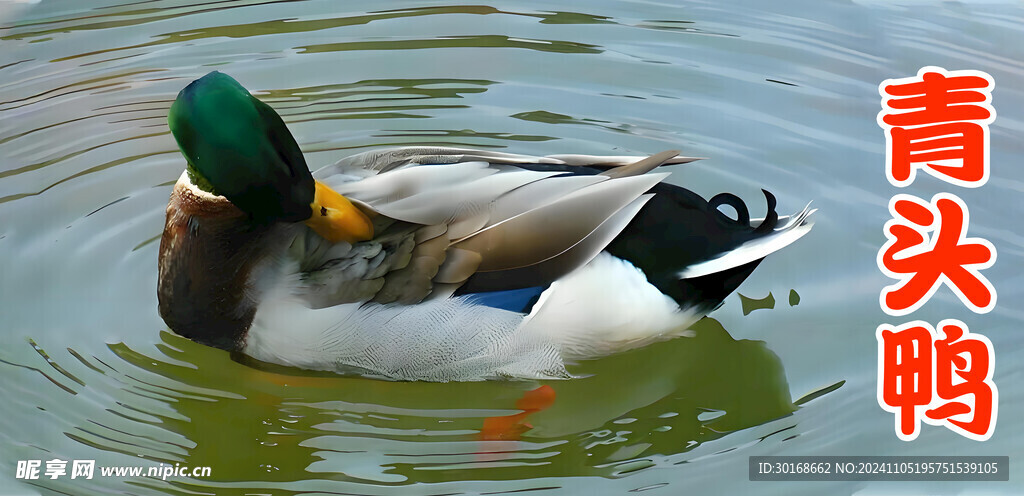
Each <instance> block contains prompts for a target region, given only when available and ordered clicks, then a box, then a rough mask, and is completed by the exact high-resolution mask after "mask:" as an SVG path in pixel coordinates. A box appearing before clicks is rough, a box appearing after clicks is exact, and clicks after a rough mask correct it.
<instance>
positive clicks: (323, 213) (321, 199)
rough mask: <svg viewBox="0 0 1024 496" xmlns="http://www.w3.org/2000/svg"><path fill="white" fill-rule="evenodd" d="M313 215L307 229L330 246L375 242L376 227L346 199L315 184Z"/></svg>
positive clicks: (323, 186)
mask: <svg viewBox="0 0 1024 496" xmlns="http://www.w3.org/2000/svg"><path fill="white" fill-rule="evenodd" d="M309 206H310V207H311V208H312V209H313V215H312V217H310V218H309V219H308V220H307V221H306V225H307V226H309V227H310V228H311V229H313V230H314V231H316V233H317V234H319V235H321V236H323V237H324V239H326V240H327V241H330V242H331V243H340V242H342V241H346V242H348V243H355V242H357V241H366V240H368V239H370V238H373V223H372V222H370V218H369V217H367V216H366V214H364V213H363V212H362V211H360V210H359V209H358V208H357V207H356V206H355V205H353V204H352V202H350V201H348V199H347V198H345V197H344V196H341V194H340V193H338V192H337V191H334V190H333V189H331V188H330V187H328V186H327V185H326V184H324V183H322V182H320V181H316V193H315V196H314V197H313V203H310V204H309Z"/></svg>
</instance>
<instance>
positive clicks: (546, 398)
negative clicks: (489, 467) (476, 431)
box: [480, 385, 555, 441]
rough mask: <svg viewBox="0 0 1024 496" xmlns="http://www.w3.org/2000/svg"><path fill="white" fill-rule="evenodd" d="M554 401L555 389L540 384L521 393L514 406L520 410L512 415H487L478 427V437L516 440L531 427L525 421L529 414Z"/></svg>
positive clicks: (487, 439)
mask: <svg viewBox="0 0 1024 496" xmlns="http://www.w3.org/2000/svg"><path fill="white" fill-rule="evenodd" d="M554 403H555V390H554V388H552V387H551V386H547V385H544V386H541V387H539V388H537V389H534V390H531V391H527V392H525V393H523V397H522V398H519V400H517V401H516V408H517V409H519V410H522V412H520V413H516V414H513V415H504V416H501V417H487V418H485V419H484V425H483V428H481V429H480V439H481V440H484V441H518V440H519V436H521V435H522V434H523V433H524V432H526V431H528V430H530V429H533V426H532V425H530V424H529V423H527V422H526V419H527V417H529V416H530V415H531V414H534V413H536V412H539V411H541V410H545V409H547V408H550V407H551V405H553V404H554Z"/></svg>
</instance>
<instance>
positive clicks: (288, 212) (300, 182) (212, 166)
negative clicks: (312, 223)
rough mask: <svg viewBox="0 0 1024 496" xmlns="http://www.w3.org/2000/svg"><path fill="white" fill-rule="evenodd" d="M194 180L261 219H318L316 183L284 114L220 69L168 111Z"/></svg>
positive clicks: (180, 95)
mask: <svg viewBox="0 0 1024 496" xmlns="http://www.w3.org/2000/svg"><path fill="white" fill-rule="evenodd" d="M167 123H168V124H169V125H170V128H171V133H173V134H174V139H175V140H177V142H178V148H179V149H181V153H182V154H183V155H185V159H186V160H187V161H188V170H189V173H190V174H191V175H192V179H193V182H194V183H195V184H196V185H197V186H199V187H201V188H203V189H205V190H208V191H209V192H211V193H214V194H218V195H223V196H224V197H226V198H227V199H228V200H230V201H231V203H233V204H235V206H237V207H238V208H239V209H241V210H242V211H244V212H246V213H248V214H249V215H250V216H252V217H253V218H254V219H256V220H258V221H264V222H265V221H271V220H282V221H291V222H298V221H303V220H306V219H308V218H309V217H310V215H311V213H312V211H311V207H310V203H311V202H312V201H313V198H314V181H313V176H312V175H310V173H309V169H308V168H307V167H306V161H305V159H304V158H303V157H302V152H301V151H300V150H299V145H298V144H297V143H296V142H295V138H293V137H292V135H291V133H290V132H288V128H287V127H285V125H284V121H283V120H281V116H279V115H277V113H276V112H274V109H272V108H270V106H269V105H267V104H265V103H263V102H261V101H259V100H257V99H256V98H255V97H254V96H252V95H251V94H249V91H247V90H246V89H245V88H243V87H242V85H241V84H238V81H235V80H234V79H232V78H231V76H228V75H226V74H222V73H220V72H217V71H214V72H211V73H209V74H207V75H205V76H203V77H202V78H199V79H197V80H195V81H193V82H192V83H191V84H189V85H188V86H186V87H185V89H183V90H181V92H180V93H178V98H177V99H176V100H175V101H174V104H172V105H171V110H170V113H169V114H168V116H167Z"/></svg>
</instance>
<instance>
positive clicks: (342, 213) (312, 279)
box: [158, 72, 812, 381]
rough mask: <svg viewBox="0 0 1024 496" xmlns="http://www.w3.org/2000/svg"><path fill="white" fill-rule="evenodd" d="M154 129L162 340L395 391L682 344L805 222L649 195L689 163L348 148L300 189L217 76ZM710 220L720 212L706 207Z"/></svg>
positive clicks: (287, 150) (255, 117)
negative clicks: (177, 169)
mask: <svg viewBox="0 0 1024 496" xmlns="http://www.w3.org/2000/svg"><path fill="white" fill-rule="evenodd" d="M168 123H169V126H170V129H171V131H172V133H173V135H174V138H175V139H176V141H177V143H178V146H179V148H180V150H181V153H182V154H183V155H184V157H185V159H186V162H187V165H186V169H185V171H184V172H183V173H182V174H181V176H180V178H179V179H178V181H177V183H176V184H175V185H174V189H173V192H172V193H171V197H170V201H169V203H168V205H167V217H166V223H165V227H164V232H163V236H162V239H161V242H160V255H159V274H158V275H159V283H158V296H159V310H160V315H161V316H162V317H163V319H164V322H166V324H167V325H168V327H169V328H170V329H171V330H173V331H174V332H176V333H178V334H180V335H182V336H185V337H187V338H190V339H192V340H195V341H197V342H200V343H204V344H206V345H209V346H214V347H217V348H222V349H225V350H229V351H232V352H241V353H244V354H245V355H248V356H250V357H252V358H255V359H257V360H260V361H263V362H271V363H275V364H282V365H287V366H295V367H301V368H306V369H316V370H329V371H336V372H339V373H361V374H365V375H369V376H376V377H386V378H390V379H404V380H430V381H451V380H481V379H489V378H568V377H571V375H570V374H569V373H568V372H567V370H566V363H571V362H572V361H576V360H582V359H588V358H595V357H600V356H604V355H608V354H611V353H616V352H620V351H623V350H627V349H631V348H636V347H639V346H644V345H647V344H649V343H652V342H654V341H659V340H663V339H668V338H671V337H674V336H680V335H686V334H687V332H688V331H687V328H688V327H689V326H690V325H691V324H693V323H694V322H695V321H696V320H698V319H700V318H701V317H702V316H704V315H705V314H706V313H708V312H709V311H711V310H713V309H714V308H715V307H716V306H717V305H720V303H721V302H722V300H723V299H724V298H725V297H726V296H727V295H728V294H729V293H731V292H732V291H733V290H734V289H736V288H737V286H739V284H740V283H741V282H742V281H743V280H744V279H745V278H746V277H747V276H748V275H749V274H750V273H751V272H752V271H753V270H754V268H755V267H756V266H757V265H758V263H759V262H760V261H761V260H762V259H763V258H764V257H765V256H766V255H768V254H769V253H772V252H774V251H776V250H778V249H780V248H782V247H784V246H786V245H789V244H790V243H792V242H793V241H795V240H796V239H798V238H800V237H801V236H803V235H804V234H806V233H807V232H808V231H809V230H810V229H811V222H810V219H809V215H810V214H811V213H812V212H811V211H810V210H808V209H807V208H804V209H803V211H801V212H799V213H797V214H794V215H791V216H782V217H780V216H779V215H777V214H776V212H775V199H774V197H773V196H772V195H771V194H770V193H768V192H767V191H765V192H764V194H765V197H766V200H767V204H768V209H767V215H766V217H765V218H764V219H761V220H757V221H752V220H751V219H750V216H749V214H748V210H747V208H746V206H745V205H744V203H743V202H742V201H740V200H739V198H737V197H736V196H734V195H731V194H727V193H723V194H720V195H717V196H715V197H713V198H712V199H711V200H710V201H705V200H704V199H702V198H701V197H700V196H698V195H697V194H695V193H693V192H691V191H688V190H686V189H684V188H682V187H679V186H675V185H671V184H667V183H665V182H664V179H665V178H666V177H668V175H669V174H668V173H665V172H658V171H656V169H657V168H658V167H659V166H662V165H669V164H681V163H686V162H690V161H693V160H695V159H693V158H689V157H683V156H680V155H678V153H677V152H676V151H669V152H664V153H658V154H655V155H651V156H649V157H627V156H588V155H555V156H545V157H534V156H528V155H516V154H509V153H499V152H495V151H485V150H473V149H464V148H449V147H401V148H390V149H384V150H379V151H371V152H366V153H361V154H358V155H354V156H351V157H348V158H345V159H343V160H341V161H340V162H338V163H336V164H333V165H330V166H327V167H324V168H322V169H320V170H318V171H317V172H316V173H315V174H312V173H310V170H309V169H308V167H307V166H306V161H305V159H304V157H303V155H302V152H301V151H300V149H299V146H298V145H297V144H296V141H295V139H294V138H293V137H292V135H291V133H290V132H289V131H288V129H287V127H286V126H285V124H284V121H283V120H282V119H281V117H280V116H279V115H278V114H277V113H276V112H275V111H274V110H273V109H272V108H271V107H270V106H268V105H267V104H265V103H263V102H261V101H260V100H259V99H257V98H255V97H254V96H252V95H251V94H250V93H249V92H248V91H247V90H246V89H245V88H244V87H242V85H240V84H239V83H238V82H237V81H235V80H234V79H232V78H231V77H229V76H227V75H225V74H222V73H220V72H212V73H210V74H207V75H206V76H204V77H202V78H200V79H198V80H196V81H193V82H192V83H191V84H189V85H188V86H187V87H185V88H184V89H183V90H181V92H180V93H179V94H178V96H177V99H176V100H175V101H174V103H173V104H172V106H171V108H170V111H169V114H168ZM721 206H729V207H731V208H732V209H733V210H734V213H733V215H734V216H735V217H736V218H732V217H730V216H728V215H726V214H725V213H723V212H722V211H720V210H719V207H721Z"/></svg>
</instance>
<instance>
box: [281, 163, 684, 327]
mask: <svg viewBox="0 0 1024 496" xmlns="http://www.w3.org/2000/svg"><path fill="white" fill-rule="evenodd" d="M467 160H468V161H467ZM691 160H694V159H692V158H689V157H679V156H677V152H675V151H669V152H663V153H659V154H657V155H653V156H651V157H647V158H644V157H599V156H585V155H561V156H557V157H533V156H528V155H514V154H508V153H501V152H492V151H482V150H471V149H463V148H446V147H407V148H397V149H390V150H381V151H376V152H367V153H362V154H359V155H355V156H352V157H349V158H347V159H344V160H342V161H341V162H339V163H337V164H335V165H333V166H330V167H328V168H325V169H321V170H320V171H318V172H317V176H318V177H320V178H322V180H324V181H325V182H326V183H328V184H329V185H331V186H332V187H334V188H335V189H337V190H338V192H339V193H341V194H343V195H345V196H347V197H348V198H350V199H351V200H352V201H353V203H355V204H356V205H357V206H359V208H360V209H362V210H363V211H364V212H366V213H367V214H368V215H369V216H370V217H371V219H372V220H373V223H374V228H375V232H376V233H377V235H376V236H375V237H374V239H372V240H369V241H364V242H360V243H356V244H355V245H349V244H347V243H339V244H337V245H331V244H330V243H327V242H326V241H324V240H323V239H322V238H319V236H317V235H316V234H312V233H311V232H306V233H305V235H300V236H299V237H298V238H301V240H299V239H297V240H296V242H295V243H294V244H293V246H292V252H293V253H295V252H298V253H300V254H301V256H299V257H298V258H299V259H300V266H301V275H300V279H301V282H300V284H299V285H298V289H297V293H299V294H300V295H301V296H303V297H305V299H306V301H307V302H308V303H309V304H310V305H311V306H315V307H322V306H330V305H337V304H341V303H348V302H362V301H371V300H372V301H375V302H378V303H392V302H397V303H402V304H412V303H417V302H420V301H422V300H423V299H424V298H427V297H428V296H429V297H431V298H434V297H446V296H448V295H450V294H451V293H452V292H454V291H455V290H456V289H457V288H458V287H459V286H460V285H461V284H463V283H464V282H465V281H466V280H467V279H469V278H470V277H471V276H474V274H478V275H479V277H477V279H475V280H479V281H484V284H483V285H484V286H486V285H487V284H491V285H493V286H495V289H502V288H503V287H508V286H507V285H508V283H509V282H510V281H511V282H512V283H513V284H518V283H520V282H523V281H534V280H536V281H540V280H542V279H545V278H546V280H550V279H551V278H552V277H557V276H558V275H561V274H564V273H567V272H569V271H571V270H573V269H574V268H576V267H579V266H580V265H583V264H585V263H587V262H588V261H589V260H590V259H592V258H593V257H594V256H596V254H597V253H599V252H600V251H601V250H603V249H604V247H605V246H606V245H607V244H608V243H609V242H610V241H611V240H612V239H614V238H615V236H617V235H618V234H619V233H620V232H621V231H622V229H623V228H624V227H625V225H626V224H628V223H629V221H630V220H631V219H632V218H633V217H634V216H635V215H636V213H637V212H638V211H639V210H640V208H641V207H642V206H643V205H644V204H645V203H646V201H647V200H648V199H649V197H650V195H645V194H644V193H646V191H648V190H649V189H650V188H651V187H653V186H654V185H655V184H657V183H658V182H660V181H661V180H663V179H664V178H665V177H667V176H668V174H667V173H660V174H649V173H647V172H648V171H650V170H652V169H654V168H656V167H658V166H659V165H663V164H666V163H684V162H688V161H691ZM425 163H432V164H439V165H424V166H416V167H414V166H413V165H419V164H425ZM516 163H562V164H571V165H602V166H609V167H612V166H614V167H618V168H617V169H610V170H609V171H606V172H605V173H603V174H600V175H584V176H566V175H560V174H561V173H560V172H557V171H550V172H543V171H531V170H526V169H520V168H518V167H513V166H510V165H508V164H516ZM383 172H386V174H385V173H383ZM352 178H356V179H358V180H353V179H352ZM479 281H478V282H479ZM487 281H490V282H489V283H488V282H487ZM474 284H476V285H477V286H478V287H479V286H480V284H477V283H474ZM503 284H504V286H503ZM439 295H440V296H439Z"/></svg>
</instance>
